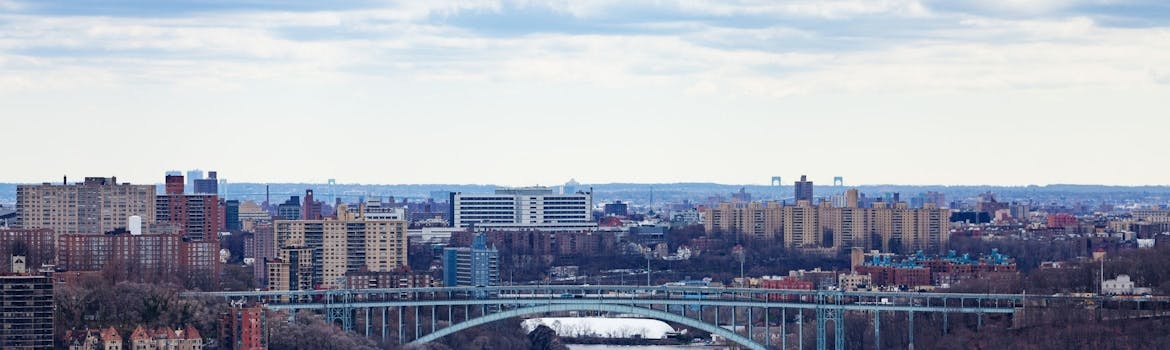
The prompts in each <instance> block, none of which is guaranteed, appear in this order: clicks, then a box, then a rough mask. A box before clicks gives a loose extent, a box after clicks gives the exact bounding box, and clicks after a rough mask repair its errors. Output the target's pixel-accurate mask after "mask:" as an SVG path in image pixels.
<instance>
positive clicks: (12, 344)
mask: <svg viewBox="0 0 1170 350" xmlns="http://www.w3.org/2000/svg"><path fill="white" fill-rule="evenodd" d="M3 258H4V259H6V260H7V259H9V258H12V262H14V263H15V264H13V266H14V267H16V268H15V269H13V270H14V271H13V272H7V271H5V272H3V273H0V300H2V301H3V302H2V303H0V349H21V350H42V349H43V350H51V349H53V279H52V278H51V277H48V276H44V275H37V274H30V273H28V271H27V270H25V267H24V264H23V262H22V261H18V260H22V259H23V257H19V256H12V257H9V256H5V257H3Z"/></svg>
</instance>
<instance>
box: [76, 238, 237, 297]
mask: <svg viewBox="0 0 1170 350" xmlns="http://www.w3.org/2000/svg"><path fill="white" fill-rule="evenodd" d="M57 247H58V249H57V268H59V269H63V270H66V271H107V272H112V273H117V274H118V276H117V277H116V278H118V279H120V280H131V281H138V282H160V281H168V282H183V283H185V284H186V285H188V286H193V287H194V286H197V287H201V288H203V289H205V290H206V289H207V288H209V287H215V286H218V283H217V281H218V279H219V271H220V269H219V243H218V242H214V241H202V242H201V241H190V240H185V239H183V238H182V237H181V236H180V235H178V234H173V233H165V234H153V233H145V234H141V235H134V234H130V233H128V232H120V233H113V234H95V233H88V234H74V235H62V236H61V237H60V241H59V243H58V245H57Z"/></svg>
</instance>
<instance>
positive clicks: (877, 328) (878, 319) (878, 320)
mask: <svg viewBox="0 0 1170 350" xmlns="http://www.w3.org/2000/svg"><path fill="white" fill-rule="evenodd" d="M873 348H874V349H881V348H882V311H881V310H873Z"/></svg>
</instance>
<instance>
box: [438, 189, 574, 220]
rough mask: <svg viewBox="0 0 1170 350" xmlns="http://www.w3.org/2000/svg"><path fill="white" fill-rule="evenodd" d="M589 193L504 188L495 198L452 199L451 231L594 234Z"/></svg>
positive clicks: (454, 196) (465, 196) (458, 195)
mask: <svg viewBox="0 0 1170 350" xmlns="http://www.w3.org/2000/svg"><path fill="white" fill-rule="evenodd" d="M592 208H593V196H592V194H590V193H585V192H578V193H572V194H557V193H555V191H553V189H552V188H548V187H523V188H505V189H498V190H496V192H495V194H463V193H454V194H452V196H451V219H452V220H451V221H452V225H453V226H454V227H459V228H467V227H474V229H475V230H477V231H483V230H548V231H564V230H593V229H596V228H597V223H596V222H593V213H592Z"/></svg>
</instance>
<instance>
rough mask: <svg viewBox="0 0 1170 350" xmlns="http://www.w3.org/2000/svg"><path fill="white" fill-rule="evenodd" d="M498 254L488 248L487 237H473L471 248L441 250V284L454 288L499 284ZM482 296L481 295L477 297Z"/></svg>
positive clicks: (481, 235) (482, 235)
mask: <svg viewBox="0 0 1170 350" xmlns="http://www.w3.org/2000/svg"><path fill="white" fill-rule="evenodd" d="M499 258H500V253H499V251H497V250H496V248H495V247H490V248H489V247H488V245H487V236H485V235H484V234H482V233H480V234H477V235H475V238H474V239H473V240H472V243H471V247H464V248H446V249H444V250H443V257H442V260H443V284H444V285H445V286H448V287H454V286H485V287H488V286H495V285H498V284H499V283H500V266H499ZM477 296H482V295H477Z"/></svg>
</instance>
